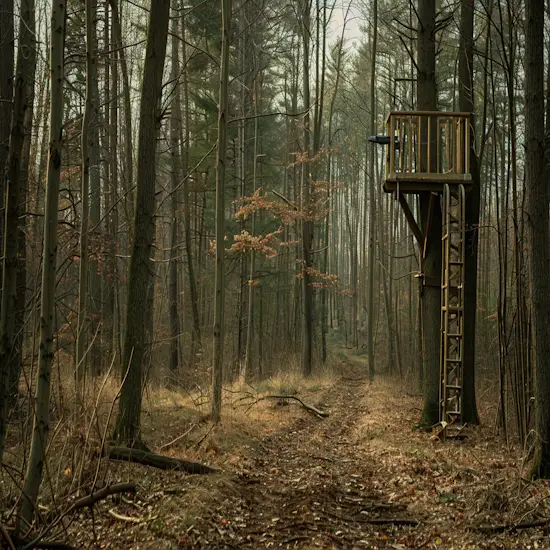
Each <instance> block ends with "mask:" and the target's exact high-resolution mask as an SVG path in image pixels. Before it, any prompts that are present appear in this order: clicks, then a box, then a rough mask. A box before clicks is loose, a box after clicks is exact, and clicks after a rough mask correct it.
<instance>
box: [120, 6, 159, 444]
mask: <svg viewBox="0 0 550 550" xmlns="http://www.w3.org/2000/svg"><path fill="white" fill-rule="evenodd" d="M151 7H152V8H153V7H154V9H151V11H150V18H149V28H148V31H147V48H146V53H145V66H144V69H143V84H142V91H141V105H140V118H139V120H140V124H139V137H138V172H137V191H136V209H135V221H134V239H133V240H134V242H133V247H132V256H131V259H130V270H129V275H128V305H127V311H126V334H125V338H124V351H123V354H122V367H123V371H124V372H123V380H124V382H123V384H122V391H121V396H120V408H119V413H118V418H117V422H116V430H115V439H117V440H118V441H120V442H123V443H126V444H127V445H129V446H141V445H142V442H141V434H140V427H141V398H142V390H143V384H144V376H143V375H144V372H145V367H146V361H147V344H146V342H147V331H148V329H150V324H151V317H150V315H149V314H148V313H149V308H148V293H149V292H153V289H152V282H153V266H152V262H151V251H152V248H153V240H154V238H155V177H156V150H157V144H156V141H157V140H156V136H157V134H158V128H159V124H160V115H161V112H160V108H161V105H160V96H161V93H162V73H163V70H164V59H165V55H166V43H167V37H168V22H169V16H170V1H169V0H156V1H155V2H154V6H153V3H151Z"/></svg>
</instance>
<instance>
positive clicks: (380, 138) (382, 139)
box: [368, 134, 399, 149]
mask: <svg viewBox="0 0 550 550" xmlns="http://www.w3.org/2000/svg"><path fill="white" fill-rule="evenodd" d="M368 139H369V141H371V142H372V143H377V144H378V145H389V144H390V136H385V135H382V134H379V135H377V136H369V138H368ZM395 148H396V149H399V139H398V137H397V136H395Z"/></svg>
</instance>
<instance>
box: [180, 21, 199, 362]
mask: <svg viewBox="0 0 550 550" xmlns="http://www.w3.org/2000/svg"><path fill="white" fill-rule="evenodd" d="M182 36H183V38H184V42H183V58H184V59H183V62H184V64H185V69H184V72H183V106H184V110H185V112H184V116H185V139H184V145H183V149H184V151H183V176H184V180H183V223H184V226H185V227H184V229H185V254H186V257H187V274H188V277H189V295H190V298H191V312H192V314H193V340H192V342H193V345H192V346H191V348H192V349H191V352H192V354H194V344H195V341H196V343H197V345H198V347H199V349H200V348H201V323H200V316H199V294H198V290H197V279H196V275H195V260H194V259H193V250H192V246H191V210H190V208H189V180H188V178H187V171H188V170H189V141H190V137H191V133H190V117H189V76H188V71H187V54H186V51H187V50H186V46H185V21H183V20H182ZM199 242H200V237H199ZM193 359H194V357H193V356H192V357H191V360H193Z"/></svg>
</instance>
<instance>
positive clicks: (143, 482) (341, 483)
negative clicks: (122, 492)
mask: <svg viewBox="0 0 550 550" xmlns="http://www.w3.org/2000/svg"><path fill="white" fill-rule="evenodd" d="M355 361H357V360H355ZM357 366H358V365H357V364H356V365H355V368H351V367H350V364H349V363H348V365H347V367H346V369H345V372H343V373H342V376H340V377H339V378H338V379H337V380H335V381H334V384H332V385H330V387H327V388H325V389H323V390H322V391H319V390H315V391H313V392H312V393H311V394H310V395H308V396H307V397H306V396H304V397H303V398H304V400H307V401H309V402H311V403H313V404H315V405H316V406H317V407H319V408H321V409H323V410H327V411H329V412H330V416H329V417H328V418H325V419H319V418H317V417H315V416H313V415H310V414H308V413H307V412H306V411H304V410H303V409H302V408H301V407H300V406H299V404H296V403H293V402H289V403H290V404H288V405H285V404H282V403H281V402H280V401H275V402H273V403H268V404H265V402H261V403H264V405H265V406H266V407H269V409H270V411H271V412H272V414H273V415H274V416H272V417H271V418H272V419H276V418H277V417H281V418H284V419H286V420H287V421H288V422H287V423H284V422H283V423H282V424H278V423H277V422H276V421H275V420H272V421H270V422H272V423H273V424H274V426H273V429H270V430H268V432H267V435H265V436H263V437H261V438H256V437H254V436H250V434H248V437H245V438H244V440H245V443H244V444H243V443H242V438H241V439H240V440H239V441H240V443H239V444H238V445H237V446H235V447H234V448H233V449H232V450H231V452H229V453H226V452H224V451H223V449H220V448H216V447H215V448H214V450H212V447H208V446H206V447H205V450H204V451H203V453H204V454H203V455H202V456H200V455H199V456H194V457H193V458H201V459H202V460H205V461H209V462H210V463H211V464H213V465H214V466H216V467H217V468H219V469H220V470H221V471H222V472H223V473H221V474H216V475H214V476H185V475H184V474H181V473H177V472H157V471H155V470H151V469H147V468H143V467H141V466H138V465H124V466H123V467H121V466H120V465H115V464H114V463H113V464H111V466H110V468H111V472H110V473H111V476H113V475H114V476H116V479H119V480H120V479H121V476H123V475H124V476H128V478H129V479H133V480H136V481H138V494H137V496H136V497H134V500H133V501H130V500H125V501H122V502H120V501H119V502H118V504H117V505H116V507H115V508H116V514H118V515H119V518H118V519H117V518H116V517H115V516H114V515H113V514H112V513H111V515H110V516H109V513H107V512H108V510H106V509H103V508H102V506H104V507H105V508H106V507H110V508H111V509H112V508H113V503H112V502H111V503H102V505H101V506H98V507H97V508H96V514H95V536H96V537H97V539H96V545H94V543H93V542H92V541H90V547H91V548H95V547H103V548H119V549H122V548H133V549H155V550H162V549H170V548H304V549H305V548H397V549H400V548H457V549H458V548H544V547H545V543H544V542H543V541H544V540H545V539H544V536H545V533H544V532H543V530H541V529H538V530H537V529H521V530H517V531H507V532H504V533H489V534H486V533H482V532H480V531H479V527H480V526H483V525H486V524H491V525H495V524H500V523H503V524H506V523H510V524H512V523H525V522H531V521H535V520H540V518H541V517H543V516H544V508H545V507H544V499H545V498H548V496H549V494H550V492H549V490H548V488H547V487H546V486H545V485H544V483H543V482H537V484H527V483H523V482H522V481H521V479H520V478H519V476H518V475H517V474H518V468H519V466H520V465H521V455H520V454H519V453H517V452H515V451H513V450H511V451H510V450H507V449H506V447H504V446H503V445H502V444H501V443H500V442H499V441H498V438H495V437H494V435H493V436H491V437H488V436H489V434H490V433H492V426H484V427H483V426H482V427H480V428H478V429H477V431H475V432H474V431H472V432H470V434H469V437H468V440H466V441H462V442H447V443H446V444H442V443H441V442H439V441H437V440H436V439H435V438H433V437H432V436H431V435H430V434H426V433H423V432H418V431H415V430H413V429H412V426H413V425H414V422H415V420H417V419H418V417H419V413H420V406H421V400H420V398H419V396H413V395H407V394H406V392H405V391H404V390H402V389H401V388H400V391H395V389H396V388H395V386H396V385H399V382H394V381H389V380H384V379H378V380H377V381H376V382H375V383H374V384H373V385H370V384H369V383H368V379H367V378H366V377H365V378H363V376H364V373H365V372H366V371H365V370H364V365H363V364H361V365H360V367H361V369H358V368H357ZM313 396H317V397H316V398H315V397H313ZM397 396H400V397H397ZM259 406H260V403H258V404H257V405H255V407H259ZM489 412H490V411H488V412H487V414H488V413H489ZM253 422H254V421H253V420H252V419H251V423H253ZM169 424H170V423H169V421H168V420H167V419H166V418H164V426H168V425H169ZM268 428H269V426H268ZM241 436H242V434H241ZM187 456H188V453H187ZM117 468H118V469H117ZM102 510H103V511H102ZM111 511H112V510H111ZM121 517H122V518H125V519H120V518H121ZM102 518H105V519H102ZM128 518H133V519H134V521H132V520H131V519H128ZM140 520H141V522H140ZM75 528H76V529H77V530H78V536H79V538H80V540H82V538H90V537H91V536H92V535H93V532H94V529H92V522H91V518H90V517H89V514H88V515H86V514H83V515H82V516H81V518H80V519H79V520H78V522H77V523H76V524H73V527H72V529H75Z"/></svg>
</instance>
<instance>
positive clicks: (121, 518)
mask: <svg viewBox="0 0 550 550" xmlns="http://www.w3.org/2000/svg"><path fill="white" fill-rule="evenodd" d="M109 515H110V516H111V517H112V518H114V519H118V520H119V521H125V522H126V523H138V524H139V523H147V522H148V521H153V520H154V519H157V517H158V516H150V517H147V518H134V517H132V516H123V515H122V514H119V513H118V512H115V511H114V510H113V509H111V510H109Z"/></svg>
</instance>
